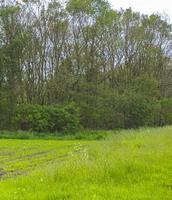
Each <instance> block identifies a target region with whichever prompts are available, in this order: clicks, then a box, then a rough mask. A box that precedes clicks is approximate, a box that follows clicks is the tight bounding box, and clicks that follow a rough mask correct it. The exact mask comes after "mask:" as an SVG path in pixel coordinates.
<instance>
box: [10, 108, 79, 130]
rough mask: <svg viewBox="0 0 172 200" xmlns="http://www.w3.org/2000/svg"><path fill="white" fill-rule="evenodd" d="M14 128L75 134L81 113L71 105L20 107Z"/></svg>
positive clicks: (14, 121) (15, 116)
mask: <svg viewBox="0 0 172 200" xmlns="http://www.w3.org/2000/svg"><path fill="white" fill-rule="evenodd" d="M13 127H15V129H20V130H25V131H26V130H28V131H36V132H74V131H76V130H77V129H78V128H79V112H78V109H77V108H76V107H75V105H74V104H69V105H46V106H41V105H30V104H26V105H25V104H23V105H18V106H17V108H16V111H15V114H14V116H13Z"/></svg>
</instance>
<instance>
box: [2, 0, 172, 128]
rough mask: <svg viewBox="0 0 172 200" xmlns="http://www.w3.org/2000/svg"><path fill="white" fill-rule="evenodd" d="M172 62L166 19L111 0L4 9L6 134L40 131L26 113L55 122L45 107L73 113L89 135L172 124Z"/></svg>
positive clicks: (33, 0) (15, 4)
mask: <svg viewBox="0 0 172 200" xmlns="http://www.w3.org/2000/svg"><path fill="white" fill-rule="evenodd" d="M171 59H172V25H171V24H170V22H169V21H168V20H167V19H166V18H165V17H163V16H160V15H158V14H152V15H150V16H148V15H145V14H140V13H138V12H133V11H132V10H131V9H126V10H122V9H121V10H114V9H113V8H112V7H111V6H110V4H109V3H108V2H107V1H106V0H68V1H67V2H65V3H60V1H56V0H49V1H48V2H47V1H45V2H44V1H40V0H23V1H15V0H11V1H10V0H6V1H1V3H0V129H8V128H10V129H14V128H15V127H18V125H16V121H18V122H21V121H22V120H23V123H24V124H25V125H26V126H25V129H27V128H26V127H30V129H32V128H33V127H32V126H29V125H28V124H29V123H31V122H30V121H29V120H30V119H28V117H25V118H24V117H23V114H22V113H23V109H24V110H27V112H28V108H29V107H30V109H31V110H32V111H33V110H34V112H30V113H28V115H27V116H30V118H32V119H33V121H34V120H35V115H36V116H37V120H38V121H41V120H43V121H44V122H45V121H46V122H47V121H48V120H47V116H49V115H47V114H46V112H47V111H46V112H45V114H44V117H42V115H41V114H39V113H40V106H42V108H46V110H48V109H47V107H49V108H50V110H51V109H52V110H53V112H56V111H57V110H58V111H57V113H59V109H60V107H61V109H63V111H64V110H65V107H66V106H67V105H70V107H73V108H72V109H73V110H75V112H74V113H75V114H76V113H77V114H76V115H77V117H74V119H75V118H77V122H78V119H79V121H80V123H81V125H82V126H83V127H85V128H92V129H100V128H102V129H113V128H135V127H139V126H148V125H150V126H159V125H165V124H172V60H171ZM56 107H58V108H59V109H56ZM62 113H63V112H62ZM68 114H70V112H69V113H68ZM66 115H67V113H65V116H66ZM70 116H71V118H72V115H70ZM62 118H63V116H61V119H62ZM16 119H18V120H16ZM49 123H50V122H49ZM57 123H60V122H57ZM43 124H44V123H43ZM76 124H79V123H76ZM63 126H65V124H64V125H63ZM22 127H23V125H21V126H19V127H18V128H21V129H22ZM40 130H41V131H42V130H43V128H41V129H40Z"/></svg>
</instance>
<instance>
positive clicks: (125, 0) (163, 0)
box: [109, 0, 172, 21]
mask: <svg viewBox="0 0 172 200" xmlns="http://www.w3.org/2000/svg"><path fill="white" fill-rule="evenodd" d="M109 2H110V3H111V5H112V6H113V7H114V8H115V9H120V8H129V7H131V8H132V9H133V10H134V11H140V12H141V13H145V14H152V13H157V12H158V13H161V14H164V13H166V14H168V15H169V16H170V20H171V21H172V0H109Z"/></svg>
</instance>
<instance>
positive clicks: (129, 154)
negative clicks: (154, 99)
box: [0, 126, 172, 200]
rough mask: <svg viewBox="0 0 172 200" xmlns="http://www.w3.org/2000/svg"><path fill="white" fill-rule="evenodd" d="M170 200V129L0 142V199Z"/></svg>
mask: <svg viewBox="0 0 172 200" xmlns="http://www.w3.org/2000/svg"><path fill="white" fill-rule="evenodd" d="M1 199H2V200H67V199H71V200H73V199H74V200H171V199H172V127H170V126H169V127H164V128H144V129H139V130H128V131H120V132H119V133H116V134H114V133H113V132H112V131H111V132H109V136H108V137H107V139H105V140H101V141H96V140H92V141H87V140H66V141H63V140H15V139H14V140H10V139H1V140H0V200H1Z"/></svg>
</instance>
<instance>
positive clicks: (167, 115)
mask: <svg viewBox="0 0 172 200" xmlns="http://www.w3.org/2000/svg"><path fill="white" fill-rule="evenodd" d="M160 105H161V110H160V115H159V116H160V125H171V124H172V98H171V99H170V98H169V99H163V100H161V101H160Z"/></svg>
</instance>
